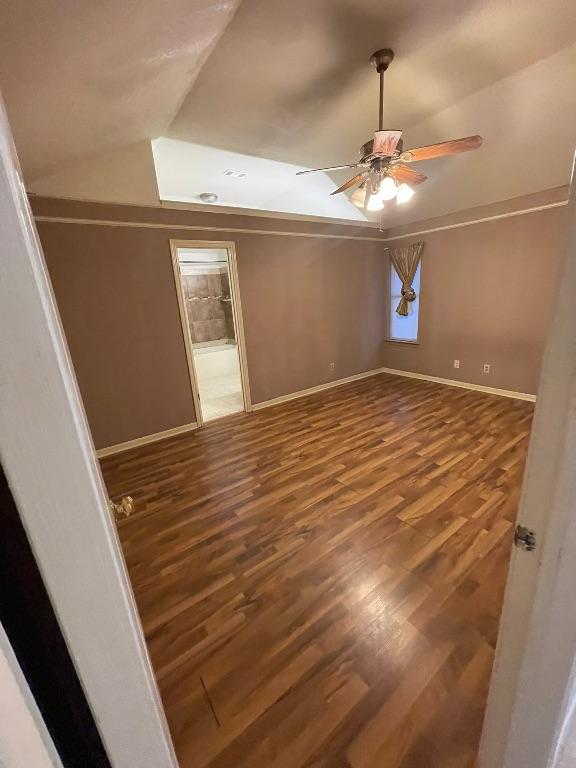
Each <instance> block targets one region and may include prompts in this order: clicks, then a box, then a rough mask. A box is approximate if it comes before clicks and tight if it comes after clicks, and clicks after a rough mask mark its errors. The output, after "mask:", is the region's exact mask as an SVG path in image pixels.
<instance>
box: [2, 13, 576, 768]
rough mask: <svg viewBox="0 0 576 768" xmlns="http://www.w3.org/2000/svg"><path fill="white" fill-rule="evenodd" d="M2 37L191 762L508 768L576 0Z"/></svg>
mask: <svg viewBox="0 0 576 768" xmlns="http://www.w3.org/2000/svg"><path fill="white" fill-rule="evenodd" d="M0 20H1V24H0V42H1V45H0V86H1V88H2V96H3V99H4V102H5V108H6V113H7V116H8V119H9V122H10V125H11V128H12V132H13V135H14V142H15V146H16V151H17V153H18V158H19V162H20V165H21V168H22V174H23V178H24V181H25V187H26V194H27V197H28V200H29V204H30V207H31V211H32V214H33V218H34V223H35V227H36V229H37V232H38V237H39V243H40V246H41V249H42V252H43V257H44V259H45V263H46V268H47V274H48V276H49V279H50V283H51V286H52V291H53V297H54V301H55V306H56V307H57V311H58V315H59V318H60V323H61V327H62V329H63V332H64V335H65V339H66V344H67V347H68V352H69V356H70V360H71V362H72V366H73V373H74V376H75V377H76V380H77V383H78V387H79V392H80V395H81V398H82V403H83V408H84V411H85V415H86V419H87V424H88V427H89V431H90V435H91V439H92V445H93V451H94V456H95V457H96V458H97V460H98V464H99V468H100V472H101V475H102V478H103V481H104V484H105V488H106V492H107V496H108V497H109V499H110V514H111V515H112V516H113V519H114V524H115V529H116V530H117V536H118V541H119V545H120V548H121V553H122V555H121V558H122V559H123V560H124V562H125V566H126V569H127V573H128V577H129V579H130V584H131V588H132V590H133V594H134V599H135V603H136V606H137V610H138V615H139V618H140V622H141V626H142V631H143V636H144V638H145V641H146V647H147V652H148V654H149V657H150V661H151V665H152V669H153V673H154V680H155V684H156V685H157V687H158V690H159V694H160V697H161V701H162V707H163V710H164V713H165V716H166V721H167V724H168V728H169V733H170V738H171V740H172V743H173V745H174V749H175V753H176V756H177V760H178V765H179V766H180V768H321V767H324V768H476V766H478V765H479V764H478V763H477V759H478V750H479V745H480V740H481V736H482V729H483V722H484V715H485V710H486V702H487V697H488V692H489V687H490V679H491V673H492V668H493V663H494V657H495V651H496V644H497V639H498V632H499V625H500V616H501V612H502V606H503V603H504V594H505V587H506V581H507V576H508V569H509V562H510V557H511V553H512V551H513V544H514V538H515V531H516V523H517V515H518V508H519V503H520V500H521V491H522V483H523V476H524V469H525V462H526V458H527V453H528V445H529V440H530V435H531V429H532V421H533V413H534V408H535V403H536V401H537V395H538V387H539V381H540V376H541V371H542V363H543V358H544V350H545V344H546V339H547V336H548V333H549V330H550V327H551V323H552V318H553V315H554V310H555V306H556V296H557V292H558V289H559V286H560V283H561V269H562V262H563V258H564V254H565V251H566V248H567V238H568V229H569V227H568V213H569V207H568V198H569V187H570V180H571V173H572V160H573V154H574V147H575V144H576V128H575V126H576V89H575V88H574V72H576V12H575V9H574V7H573V5H571V4H570V3H565V2H563V1H562V0H550V2H548V3H537V2H535V1H534V0H507V1H506V2H492V1H491V0H470V1H469V2H462V1H461V0H443V1H442V2H439V3H425V2H422V1H421V0H420V1H418V0H405V2H399V1H398V0H390V1H388V0H386V1H385V2H383V1H382V0H361V2H352V0H338V2H334V1H333V0H308V1H307V2H303V1H302V0H296V2H290V3H287V2H283V0H267V2H262V1H261V0H224V2H222V1H221V0H192V1H191V2H190V1H189V2H183V0H166V2H164V3H162V4H160V3H154V2H148V3H143V2H136V3H126V2H118V3H112V2H104V3H91V4H83V3H73V2H71V0H60V2H48V3H39V4H38V3H32V2H28V1H27V0H25V1H24V2H20V3H14V2H7V3H6V4H4V5H3V7H2V9H1V10H0ZM31 51H33V52H34V54H33V55H31ZM516 536H517V537H518V532H517V531H516ZM517 543H518V540H517ZM520 544H521V545H522V546H524V547H525V548H528V549H529V548H530V542H529V541H528V539H526V536H525V537H524V539H523V541H521V542H520ZM86 546H90V544H89V542H87V544H86ZM120 565H121V566H122V567H123V564H122V563H120ZM94 715H95V720H96V721H98V717H97V713H94ZM571 764H572V763H571ZM567 765H568V763H567ZM481 768H493V766H489V765H487V764H484V765H481ZM518 768H519V766H518Z"/></svg>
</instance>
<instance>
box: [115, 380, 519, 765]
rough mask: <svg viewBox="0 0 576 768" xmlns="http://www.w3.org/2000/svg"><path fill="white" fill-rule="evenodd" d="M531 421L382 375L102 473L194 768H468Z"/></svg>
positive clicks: (141, 453) (178, 735)
mask: <svg viewBox="0 0 576 768" xmlns="http://www.w3.org/2000/svg"><path fill="white" fill-rule="evenodd" d="M531 417H532V405H531V404H530V403H526V402H523V401H519V400H510V399H507V398H503V397H497V396H491V395H484V394H480V393H477V392H471V391H468V390H463V389H456V388H451V387H444V386H442V385H438V384H432V383H429V382H423V381H418V380H413V379H403V378H399V377H392V376H387V375H381V376H378V377H374V378H369V379H364V380H362V381H358V382H355V383H353V384H349V385H345V386H342V387H339V388H337V389H333V390H330V391H328V392H324V393H321V394H318V395H314V396H312V397H309V398H305V399H300V400H295V401H293V402H290V403H286V404H283V405H280V406H276V407H274V408H268V409H265V410H262V411H260V412H257V413H254V414H250V415H247V414H240V415H238V416H233V417H230V418H229V419H226V420H223V421H221V422H216V423H213V424H212V425H209V426H207V427H205V428H203V429H202V430H199V431H197V432H194V433H190V435H188V436H183V437H180V438H174V439H171V440H168V441H164V442H161V443H156V444H154V445H151V446H147V447H145V448H141V449H137V450H133V451H131V452H129V453H124V454H121V455H118V456H115V457H110V458H107V459H105V460H104V461H103V462H102V466H103V471H104V477H105V480H106V482H107V485H108V490H109V493H110V495H111V496H112V497H113V498H116V497H119V496H121V495H122V494H125V493H130V494H132V495H133V496H134V498H135V500H136V505H137V514H136V515H135V517H133V518H131V519H130V520H128V521H126V522H122V523H120V524H119V531H120V537H121V541H122V546H123V549H124V552H125V555H126V561H127V563H128V568H129V571H130V575H131V578H132V582H133V585H134V591H135V594H136V600H137V603H138V606H139V610H140V614H141V616H142V621H143V625H144V629H145V633H146V637H147V640H148V644H149V648H150V653H151V657H152V661H153V664H154V667H155V670H156V675H157V679H158V683H159V686H160V690H161V693H162V697H163V699H164V704H165V707H166V714H167V717H168V722H169V724H170V728H171V731H172V734H173V737H174V742H175V745H176V750H177V753H178V755H179V758H180V765H181V767H182V768H203V767H204V766H210V768H300V767H302V768H303V767H304V766H306V767H307V768H320V767H321V766H323V767H325V768H328V767H329V768H345V767H346V768H400V767H401V768H470V767H471V766H472V765H473V764H474V759H475V753H476V750H477V745H478V740H479V737H480V732H481V725H482V717H483V712H484V706H485V699H486V694H487V689H488V682H489V676H490V670H491V665H492V660H493V655H494V646H495V642H496V634H497V628H498V620H499V615H500V609H501V601H502V592H503V587H504V583H505V579H506V571H507V565H508V558H509V552H510V545H511V532H512V528H513V521H514V519H515V515H516V509H517V505H518V499H519V490H520V484H521V478H522V470H523V465H524V461H525V455H526V448H527V441H528V436H529V430H530V423H531Z"/></svg>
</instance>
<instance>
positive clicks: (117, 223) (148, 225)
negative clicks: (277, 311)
mask: <svg viewBox="0 0 576 768" xmlns="http://www.w3.org/2000/svg"><path fill="white" fill-rule="evenodd" d="M58 199H61V200H65V201H66V202H83V201H77V200H74V199H72V198H58ZM95 204H96V203H95ZM113 205H120V203H113ZM124 205H127V204H124ZM565 205H568V200H559V201H556V202H553V203H545V204H543V205H535V206H532V207H530V208H521V209H519V210H515V211H506V212H504V213H498V214H493V215H492V216H481V217H479V218H477V219H467V220H466V221H459V222H455V223H453V224H444V225H440V226H437V227H428V228H427V229H420V230H413V231H410V232H405V233H403V234H400V235H392V236H391V237H386V236H385V237H370V236H369V235H346V234H340V235H339V234H328V233H324V232H286V231H283V230H277V229H250V228H248V227H219V226H208V225H200V224H167V223H164V222H152V221H144V222H139V221H125V220H114V219H86V218H81V217H69V216H48V215H42V214H38V215H35V216H34V219H35V220H36V221H44V222H54V223H60V224H82V225H90V224H93V225H94V226H99V227H133V228H141V229H171V230H182V231H190V232H232V233H237V234H245V235H280V236H282V237H313V238H314V237H315V238H320V239H328V240H365V241H368V242H373V243H374V242H375V243H382V244H384V245H385V244H386V243H391V242H394V241H395V240H402V239H403V238H406V237H419V236H421V235H429V234H432V233H434V232H444V231H446V230H449V229H460V228H461V227H471V226H474V225H475V224H486V223H488V222H491V221H499V220H500V219H509V218H513V217H515V216H526V215H528V214H531V213H539V212H541V211H547V210H549V209H551V208H561V207H563V206H565ZM131 207H134V206H131ZM136 207H139V208H142V207H144V208H151V209H153V210H158V211H161V210H172V211H186V210H190V209H187V208H186V207H184V206H182V207H180V206H176V205H175V204H172V205H161V206H142V205H138V206H136ZM192 212H195V213H200V212H206V211H203V210H202V211H200V210H198V209H195V210H192ZM209 212H211V213H221V214H222V215H227V214H228V213H229V212H228V211H217V210H215V209H212V210H211V211H209ZM244 215H251V214H244ZM266 218H282V217H280V216H277V217H273V216H270V217H266ZM288 220H290V221H303V219H288ZM311 223H314V222H311ZM317 223H332V224H334V225H335V226H351V222H349V221H347V220H346V221H344V220H339V219H333V220H329V221H328V222H317ZM414 223H415V224H416V225H417V222H414ZM359 225H360V226H365V227H366V224H363V223H362V222H360V224H359ZM357 226H358V225H357ZM366 228H367V229H368V228H370V229H374V228H375V227H373V226H372V227H366ZM391 229H392V230H393V229H394V227H391Z"/></svg>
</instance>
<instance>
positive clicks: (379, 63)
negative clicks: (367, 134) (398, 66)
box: [370, 48, 394, 131]
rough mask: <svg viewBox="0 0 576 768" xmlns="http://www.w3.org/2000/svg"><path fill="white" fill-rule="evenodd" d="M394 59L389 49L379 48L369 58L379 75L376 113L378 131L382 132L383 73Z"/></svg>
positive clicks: (392, 52)
mask: <svg viewBox="0 0 576 768" xmlns="http://www.w3.org/2000/svg"><path fill="white" fill-rule="evenodd" d="M393 59H394V51H393V50H392V49H391V48H381V49H380V50H379V51H376V53H373V54H372V56H370V64H372V66H373V67H376V71H377V72H378V74H379V75H380V108H379V112H378V130H379V131H383V130H384V72H386V70H387V69H388V67H389V66H390V64H391V63H392V61H393Z"/></svg>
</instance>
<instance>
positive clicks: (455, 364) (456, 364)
mask: <svg viewBox="0 0 576 768" xmlns="http://www.w3.org/2000/svg"><path fill="white" fill-rule="evenodd" d="M454 368H460V360H454Z"/></svg>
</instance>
